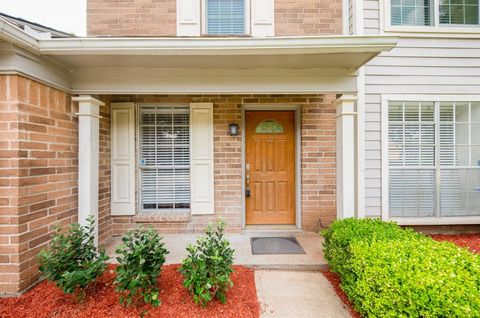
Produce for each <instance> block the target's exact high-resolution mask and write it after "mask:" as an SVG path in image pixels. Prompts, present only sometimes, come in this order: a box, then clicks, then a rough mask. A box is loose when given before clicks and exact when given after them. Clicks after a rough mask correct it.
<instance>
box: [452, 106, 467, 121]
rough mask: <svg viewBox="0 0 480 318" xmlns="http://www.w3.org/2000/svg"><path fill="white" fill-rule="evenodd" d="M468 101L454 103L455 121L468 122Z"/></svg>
mask: <svg viewBox="0 0 480 318" xmlns="http://www.w3.org/2000/svg"><path fill="white" fill-rule="evenodd" d="M468 108H469V107H468V103H458V102H457V103H455V121H456V122H457V123H458V122H468V121H469V120H470V119H469V115H468Z"/></svg>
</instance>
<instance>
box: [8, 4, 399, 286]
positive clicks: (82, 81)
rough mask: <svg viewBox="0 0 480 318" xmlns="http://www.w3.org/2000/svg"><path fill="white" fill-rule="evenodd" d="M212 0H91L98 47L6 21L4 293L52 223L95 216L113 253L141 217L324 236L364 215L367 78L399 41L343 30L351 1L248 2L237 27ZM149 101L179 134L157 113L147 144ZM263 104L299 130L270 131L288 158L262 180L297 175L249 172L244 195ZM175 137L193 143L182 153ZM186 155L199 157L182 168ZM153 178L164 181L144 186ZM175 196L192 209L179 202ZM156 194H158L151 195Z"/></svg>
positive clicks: (171, 224)
mask: <svg viewBox="0 0 480 318" xmlns="http://www.w3.org/2000/svg"><path fill="white" fill-rule="evenodd" d="M205 1H208V0H194V1H193V2H194V3H195V4H196V6H195V7H194V8H192V7H191V6H187V5H186V4H187V3H190V2H188V1H186V0H177V1H171V0H168V1H155V0H131V1H121V2H118V1H106V0H89V1H87V21H88V34H89V37H87V38H78V37H73V36H72V37H70V36H68V35H65V34H62V33H58V32H55V30H51V33H50V34H49V35H48V34H44V32H45V30H46V29H45V28H43V29H41V30H36V31H35V30H34V31H29V32H30V33H27V32H26V31H25V30H23V29H22V24H21V23H23V22H22V21H14V20H12V19H4V18H2V16H1V15H0V53H1V54H0V70H1V71H2V73H1V74H2V75H0V135H1V136H2V139H1V141H0V145H2V149H4V150H3V151H2V152H0V158H1V159H0V278H1V279H0V293H7V294H15V293H19V292H23V291H24V290H26V289H27V288H28V287H29V286H31V285H32V284H34V283H35V282H36V281H37V280H38V277H39V273H38V265H37V261H36V255H37V254H38V252H39V251H40V250H41V249H42V248H44V247H46V246H47V244H48V242H49V239H50V237H51V234H52V232H53V230H54V228H55V227H61V228H65V227H66V226H68V225H69V224H71V223H73V222H77V221H78V222H80V223H82V222H85V218H86V216H87V215H88V214H93V215H94V216H95V218H96V221H97V230H98V233H97V239H98V243H99V244H100V245H103V244H106V243H107V242H108V241H109V240H110V239H111V238H112V236H115V235H122V234H124V233H125V231H126V230H128V229H129V228H132V227H135V226H137V225H140V224H149V225H151V226H153V227H154V228H156V229H157V230H158V231H159V232H161V233H197V232H200V231H202V230H203V229H204V228H205V226H206V225H207V224H208V223H209V222H211V221H214V220H218V219H220V218H221V219H224V220H225V221H226V222H227V224H228V231H230V232H237V233H238V232H241V231H243V230H244V229H246V228H247V227H249V226H252V225H261V226H266V227H269V226H270V225H272V224H273V223H275V222H276V223H275V224H276V225H278V224H280V225H285V226H287V229H290V230H298V229H301V230H305V231H318V230H319V229H321V228H322V227H324V226H326V225H328V224H329V223H330V222H332V221H333V220H334V219H335V218H338V217H348V216H358V215H359V212H358V211H359V209H360V208H359V206H361V205H362V203H361V201H360V200H359V195H360V194H361V193H360V192H359V191H358V184H359V180H358V177H357V174H358V171H357V169H358V168H359V167H360V166H359V161H358V159H359V158H360V157H359V153H358V151H356V150H357V142H358V140H357V135H356V127H357V126H356V121H355V120H356V119H355V114H356V104H355V101H356V98H357V97H356V93H357V75H358V73H357V70H358V68H359V67H361V66H362V65H363V64H364V63H366V62H367V61H369V60H370V59H371V58H373V57H374V56H375V55H377V54H379V53H380V52H382V51H386V50H390V49H391V48H392V47H393V46H394V45H395V39H394V38H390V37H382V36H375V37H361V38H351V37H348V36H343V33H344V31H343V26H344V23H343V21H342V16H343V3H342V2H341V1H324V0H318V1H316V0H305V1H298V2H291V1H286V0H275V1H273V0H265V1H264V0H262V1H259V0H249V1H245V2H243V1H239V0H235V1H236V3H237V4H240V5H241V9H242V10H243V11H242V12H244V15H243V16H242V19H243V20H241V23H240V24H241V27H238V25H240V24H238V23H237V24H236V25H237V27H236V28H233V29H232V30H227V31H225V30H224V29H222V28H223V27H225V26H222V27H218V25H213V26H212V25H210V24H209V22H208V21H210V20H215V18H216V16H215V15H214V14H211V15H209V14H210V13H209V11H208V10H207V8H206V6H205V5H204V4H205V3H206V2H205ZM232 3H233V2H232ZM232 10H233V9H232ZM207 18H208V19H210V20H208V19H207ZM207 20H208V21H207ZM12 21H13V22H12ZM17 23H18V24H17ZM33 27H35V26H34V25H33ZM215 28H217V29H215ZM47 30H48V28H47ZM212 30H217V31H215V32H220V33H221V32H224V31H225V32H227V33H228V32H233V33H235V34H218V33H216V34H213V32H214V31H212ZM218 30H220V31H218ZM35 32H37V33H35ZM238 32H243V33H242V34H239V33H238ZM152 105H153V106H152ZM142 107H144V108H145V109H147V108H148V107H153V108H154V111H151V112H150V113H148V114H147V117H148V116H153V117H155V118H160V117H161V116H164V115H165V114H167V117H168V118H170V119H168V120H171V127H170V128H169V129H171V130H170V131H169V132H166V130H162V129H163V128H164V127H163V126H165V124H162V122H161V121H160V120H159V119H155V128H154V131H155V133H153V134H151V135H148V129H146V130H145V131H146V132H145V135H143V134H144V132H143V131H141V129H142V127H141V126H142V125H141V124H140V121H141V120H143V119H141V116H142V114H143V113H141V111H142V109H144V108H142ZM165 107H170V112H169V113H166V112H165V109H164V108H165ZM260 111H263V112H267V113H269V114H270V113H271V114H272V119H271V120H270V119H269V120H267V121H266V122H269V123H270V124H271V123H272V122H274V123H277V124H279V125H280V127H283V126H282V124H285V123H284V122H279V119H278V118H280V117H281V116H280V115H279V114H281V113H282V112H283V113H293V117H292V118H294V119H293V121H292V122H289V123H287V124H289V125H290V124H291V126H292V127H295V129H294V130H295V131H294V133H293V134H292V135H291V136H289V137H285V138H286V139H285V140H284V139H282V138H283V137H278V138H277V139H275V138H276V137H275V136H274V134H276V133H280V134H284V133H285V131H283V130H282V129H283V128H282V129H281V132H278V131H277V132H275V131H273V130H272V131H270V132H267V133H266V134H270V135H268V136H270V137H271V140H273V139H275V140H277V141H278V144H275V146H272V147H273V148H272V147H270V146H269V145H271V140H270V139H268V138H267V139H266V140H267V141H266V142H265V146H264V147H265V151H266V152H265V153H267V152H268V151H273V152H275V151H276V152H275V154H277V155H276V156H275V155H272V154H271V153H269V154H270V155H268V156H267V155H265V156H263V157H262V156H260V155H258V154H260V153H261V151H259V152H253V150H252V153H251V154H250V155H252V156H253V153H255V154H256V155H257V157H258V158H260V159H262V158H263V159H265V158H266V159H269V158H270V159H271V158H273V159H275V160H277V159H278V161H275V160H274V161H272V160H270V161H268V160H266V159H265V164H264V165H263V166H262V167H264V168H265V169H264V170H265V171H263V172H262V173H264V174H263V178H267V176H271V174H270V175H269V174H268V173H270V172H272V171H274V172H275V173H276V174H277V177H278V176H284V175H286V174H285V173H284V172H285V171H283V170H282V169H283V168H282V167H283V166H282V165H284V164H285V162H284V161H282V160H283V158H284V157H285V158H287V155H288V156H290V157H289V158H294V159H292V160H293V162H290V163H291V165H290V166H289V167H291V168H289V169H291V170H289V173H290V174H289V176H290V177H289V179H281V178H283V177H278V179H275V180H273V179H272V180H266V181H265V180H263V179H262V178H260V177H254V176H253V174H252V179H253V180H252V191H247V188H248V190H250V188H249V187H250V183H249V181H250V174H249V170H248V169H249V168H248V167H249V166H250V164H251V165H252V167H253V169H257V168H258V167H260V166H255V164H257V163H254V162H256V161H255V160H257V159H258V158H257V159H255V160H252V161H250V162H247V160H246V157H247V156H248V155H249V153H248V151H247V149H248V148H249V147H248V146H249V145H251V144H250V141H248V140H247V136H246V133H245V127H246V125H247V124H248V123H246V116H245V114H246V113H249V112H250V113H252V114H258V113H259V112H260ZM152 114H153V115H152ZM176 114H180V115H178V116H177V117H178V118H177V117H176ZM169 116H170V117H169ZM275 116H277V117H275ZM278 116H280V117H278ZM147 117H145V118H147ZM153 117H152V118H153ZM277 119H278V120H277ZM147 120H148V118H147ZM162 120H163V119H162ZM176 120H178V121H179V122H178V123H177V122H175V121H176ZM206 123H208V124H206ZM261 123H263V121H262V122H261ZM230 124H237V125H238V127H239V133H238V135H235V134H233V135H231V131H230V126H229V125H230ZM259 124H260V123H259ZM259 124H258V125H259ZM148 125H149V124H148V123H147V124H145V126H148ZM284 126H285V127H287V125H284ZM162 127H163V128H162ZM147 128H148V127H147ZM182 129H183V130H182ZM256 133H257V131H256V130H255V134H256ZM262 133H264V132H259V134H262ZM182 134H183V135H182ZM151 136H154V137H151ZM185 136H187V137H185ZM282 136H283V135H282ZM270 137H269V138H270ZM274 137H275V138H274ZM142 138H154V140H155V143H154V145H153V146H152V144H148V143H145V144H142V143H141V140H143V139H142ZM162 138H163V139H162ZM176 138H178V139H179V140H180V139H181V138H184V139H183V141H182V140H180V141H179V142H178V145H177V144H176V143H177V141H176ZM288 138H290V139H288ZM264 139H265V138H264ZM158 140H160V142H158ZM252 140H254V139H252ZM258 140H259V139H258ZM258 140H257V141H258ZM199 141H200V142H199ZM162 142H168V143H169V145H172V148H171V152H169V156H170V157H169V160H170V159H171V161H173V162H174V163H173V164H171V165H167V167H164V165H163V164H158V162H160V161H161V160H164V158H165V156H164V153H163V151H164V150H161V149H164V148H168V147H164V148H162V147H163V146H161V145H160V146H159V144H161V143H162ZM182 142H183V143H182ZM284 143H287V146H285V147H284ZM199 144H201V147H199V146H198V145H199ZM252 144H253V141H252ZM175 147H178V149H180V150H179V151H180V152H179V155H178V156H179V158H184V157H182V151H184V152H185V151H186V153H188V155H187V156H186V157H188V160H187V161H188V162H180V163H178V164H177V163H175V160H176V159H172V158H176V156H177V154H176V151H177V150H178V149H177V148H175ZM268 147H270V148H268ZM282 147H284V148H282ZM149 149H150V150H149ZM152 149H155V150H152ZM206 149H207V150H211V156H210V153H209V151H207V150H206ZM251 149H256V148H254V147H253V148H251ZM262 149H263V148H262ZM272 149H273V150H272ZM286 149H289V150H288V151H287V150H286ZM149 151H150V152H149ZM152 151H153V152H152ZM165 151H167V150H165ZM168 151H170V150H168ZM255 151H256V150H255ZM262 151H263V150H262ZM281 151H284V152H281ZM273 152H272V153H273ZM287 152H288V153H287ZM152 153H153V154H154V155H155V156H156V157H155V159H154V160H155V164H154V165H152V166H148V164H149V163H148V160H151V159H149V158H151V157H149V156H152ZM172 153H173V155H172ZM278 154H280V155H278ZM162 156H163V157H162ZM263 159H262V160H263ZM182 160H183V159H182ZM272 162H274V163H273V164H272ZM275 162H276V163H275ZM177 165H178V166H181V167H180V168H179V167H177ZM157 166H159V167H157ZM269 167H270V168H269ZM272 167H273V168H272ZM148 169H151V170H148ZM210 169H211V173H210ZM268 169H270V170H268ZM147 170H148V171H155V177H154V179H148V180H147V179H145V180H146V181H145V180H144V179H142V178H143V176H144V175H145V176H148V173H147V172H146V171H147ZM293 170H294V171H293ZM177 171H178V172H179V173H178V174H177ZM185 171H187V173H186V174H185ZM182 173H183V175H182ZM166 175H167V177H165V176H166ZM171 175H173V177H172V176H171ZM247 175H248V177H247ZM293 175H294V176H295V177H292V176H293ZM178 176H179V177H178ZM182 176H183V177H182ZM185 176H186V177H185ZM177 177H178V178H177ZM145 178H147V177H145ZM162 178H167V179H162ZM255 178H257V179H255ZM272 178H273V177H272ZM152 180H154V181H152ZM164 180H167V182H166V183H165V181H164ZM152 182H153V183H152ZM262 182H264V187H265V188H264V190H262V191H264V192H261V193H262V199H259V195H257V193H260V191H258V189H259V188H258V187H259V185H258V184H260V183H262ZM275 182H276V183H275ZM177 183H178V184H179V186H178V187H177ZM152 184H153V185H152ZM210 184H211V186H210ZM285 184H287V186H285ZM254 186H257V188H255V189H254V188H253V187H254ZM149 187H150V188H149ZM287 188H288V191H287V190H285V189H287ZM145 189H147V190H145ZM186 189H187V190H186ZM177 191H178V193H180V194H179V197H180V199H179V200H180V201H173V200H177V198H176V194H177ZM267 191H270V192H267ZM152 193H154V195H152ZM164 193H168V195H166V196H167V197H166V198H165V195H164ZM171 193H174V195H171ZM247 193H249V194H248V195H247ZM263 193H265V194H263ZM147 194H148V196H150V197H148V198H147V199H148V200H150V201H148V202H147V201H145V202H144V201H142V200H143V197H146V196H147ZM169 195H170V196H171V198H170V197H168V196H169ZM173 197H175V198H174V199H172V198H173ZM273 197H274V198H275V199H271V198H273ZM152 198H153V199H152ZM285 198H288V200H290V201H288V202H287V203H288V204H285V206H286V205H288V206H289V208H285V206H283V205H282V204H283V203H282V202H284V201H285V200H286V199H285ZM170 199H171V200H172V202H173V203H172V202H170V201H168V200H170ZM152 200H153V201H152ZM162 200H163V201H162ZM165 200H167V201H165ZM248 200H251V201H248ZM254 200H257V201H254ZM282 200H283V201H282ZM253 201H254V204H253V203H252V207H249V205H248V204H247V202H253ZM152 202H153V205H155V209H153V210H152V209H150V206H151V205H152ZM258 202H260V203H258ZM285 202H286V201H285ZM257 203H258V204H257ZM165 205H168V206H171V207H172V208H165ZM177 205H178V206H179V207H180V208H179V209H178V210H179V211H180V210H181V211H180V212H177V211H176V208H177ZM259 206H261V208H258V207H259ZM149 209H150V210H149ZM281 209H286V211H287V210H288V211H287V212H288V213H291V214H292V215H293V220H294V221H288V222H284V221H282V220H275V219H274V221H275V222H272V224H270V223H268V222H256V223H255V222H251V223H249V222H248V221H247V215H249V213H250V214H252V215H253V213H254V212H255V213H257V214H258V213H265V215H266V214H268V213H269V217H270V218H275V211H276V210H278V211H280V210H281ZM145 210H146V211H145ZM277 221H278V222H277Z"/></svg>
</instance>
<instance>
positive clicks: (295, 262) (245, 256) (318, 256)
mask: <svg viewBox="0 0 480 318" xmlns="http://www.w3.org/2000/svg"><path fill="white" fill-rule="evenodd" d="M162 236H163V242H164V243H165V246H166V248H167V250H168V251H169V252H170V254H168V255H167V259H166V264H178V263H181V262H182V259H183V258H184V257H185V256H186V250H185V248H186V247H187V245H188V244H191V243H194V242H195V239H196V237H198V236H200V234H165V235H162ZM225 236H226V238H228V239H229V240H230V243H231V245H232V247H233V248H234V249H235V254H234V257H235V261H234V262H235V264H238V265H245V266H249V267H255V268H263V269H282V270H304V271H315V270H319V269H322V268H326V267H327V262H326V261H325V258H324V257H323V252H322V242H323V238H322V237H321V236H320V235H319V234H318V233H313V232H301V231H295V232H271V233H264V232H262V233H246V234H226V235H225ZM259 236H294V237H296V238H297V240H298V242H299V243H300V245H301V246H302V247H303V249H304V250H305V253H306V254H283V255H278V254H277V255H253V254H252V250H251V246H250V238H251V237H259ZM120 244H121V237H115V238H114V239H113V240H112V241H111V242H110V243H109V244H108V245H107V246H106V252H107V254H108V255H109V256H110V257H112V258H111V262H116V260H115V257H116V254H115V249H116V247H117V246H118V245H120Z"/></svg>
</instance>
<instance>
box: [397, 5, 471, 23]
mask: <svg viewBox="0 0 480 318" xmlns="http://www.w3.org/2000/svg"><path fill="white" fill-rule="evenodd" d="M479 1H480V0H390V25H391V26H448V25H459V26H472V25H473V26H475V25H479V15H480V6H479ZM435 8H438V11H437V12H438V16H436V15H437V12H436V11H435Z"/></svg>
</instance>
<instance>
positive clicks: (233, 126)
mask: <svg viewBox="0 0 480 318" xmlns="http://www.w3.org/2000/svg"><path fill="white" fill-rule="evenodd" d="M228 130H229V131H230V136H238V124H234V123H231V124H230V125H228Z"/></svg>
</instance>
